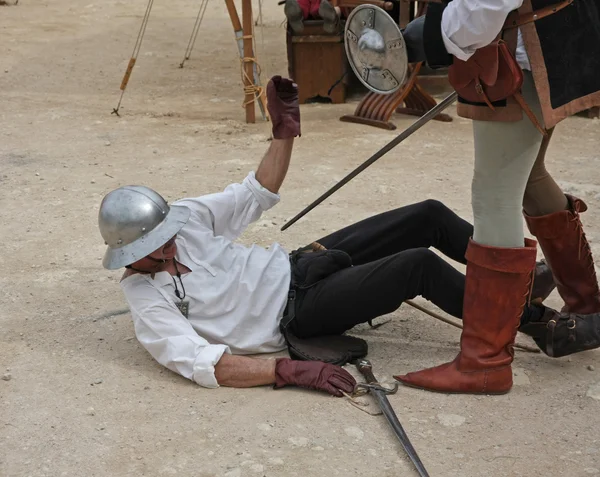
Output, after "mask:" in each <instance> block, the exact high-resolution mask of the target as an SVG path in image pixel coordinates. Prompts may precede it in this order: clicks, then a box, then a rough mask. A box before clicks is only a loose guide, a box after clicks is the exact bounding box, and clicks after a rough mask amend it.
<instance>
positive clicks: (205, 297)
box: [121, 172, 290, 388]
mask: <svg viewBox="0 0 600 477" xmlns="http://www.w3.org/2000/svg"><path fill="white" fill-rule="evenodd" d="M278 202H279V195H277V194H273V193H272V192H270V191H268V190H267V189H265V188H263V187H262V186H261V185H260V184H259V182H258V181H257V180H256V178H255V177H254V173H253V172H251V173H250V174H249V175H248V176H247V177H246V178H245V179H244V181H243V182H242V184H231V185H229V186H228V187H227V188H226V189H225V190H224V191H223V192H220V193H216V194H210V195H205V196H201V197H198V198H195V199H183V200H180V201H177V202H176V203H175V204H176V205H184V206H186V207H189V208H190V210H191V215H190V219H189V221H188V222H187V224H186V225H185V226H184V227H183V228H182V229H181V231H180V232H179V234H178V236H177V240H176V243H177V254H176V259H177V260H178V261H179V262H181V263H183V264H184V265H186V266H187V267H188V268H189V269H190V270H191V273H187V274H185V275H183V276H182V281H183V286H184V287H185V292H186V297H185V301H188V300H189V312H188V318H187V319H186V318H185V317H184V315H183V314H182V313H181V312H180V311H179V309H178V308H177V306H176V303H179V302H180V300H179V299H178V298H177V297H176V296H175V286H174V284H173V278H174V279H175V280H176V281H177V286H178V288H179V292H180V293H181V292H182V289H181V285H180V284H179V280H178V278H177V277H172V276H171V275H170V274H169V273H168V272H160V273H157V274H156V275H155V278H154V280H153V279H152V278H151V277H150V275H146V274H134V275H131V276H129V277H127V278H126V279H124V280H123V281H122V282H121V287H122V289H123V292H124V293H125V297H126V298H127V301H128V303H129V306H130V308H131V315H132V318H133V323H134V327H135V333H136V336H137V338H138V340H139V342H140V343H141V344H142V346H144V348H145V349H146V350H147V351H148V352H149V353H150V354H151V355H152V356H153V357H154V359H156V361H158V362H159V363H160V364H162V365H163V366H165V367H167V368H168V369H170V370H172V371H174V372H176V373H179V374H181V375H182V376H184V377H186V378H188V379H191V380H193V381H195V382H196V383H198V384H200V385H201V386H205V387H209V388H216V387H218V386H219V385H218V383H217V380H216V378H215V374H214V366H215V364H216V363H217V362H218V361H219V359H221V356H222V355H223V353H233V354H254V353H269V352H275V351H280V350H282V349H284V348H285V341H284V338H283V336H282V335H281V332H280V331H279V321H280V319H281V316H282V314H283V310H284V308H285V305H286V302H287V294H288V290H289V284H290V264H289V258H288V254H287V252H286V251H285V250H283V249H282V248H281V247H280V246H279V245H278V244H273V245H272V246H271V247H270V248H269V249H268V250H267V249H265V248H262V247H258V246H256V245H252V246H250V247H246V246H244V245H241V244H238V243H234V242H233V241H234V240H235V239H237V238H238V237H239V236H240V235H241V234H242V233H243V231H244V230H245V229H246V228H247V226H248V225H249V224H250V223H252V222H254V221H256V220H257V219H258V218H259V217H260V216H261V214H262V213H263V212H264V211H265V210H268V209H270V208H271V207H273V206H274V205H275V204H277V203H278Z"/></svg>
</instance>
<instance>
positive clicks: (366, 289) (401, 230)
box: [291, 201, 472, 337]
mask: <svg viewBox="0 0 600 477" xmlns="http://www.w3.org/2000/svg"><path fill="white" fill-rule="evenodd" d="M471 233H472V226H470V225H469V224H468V223H467V222H465V221H464V220H462V219H461V218H460V217H458V216H457V215H456V214H454V213H453V212H452V211H450V210H449V209H448V208H446V207H445V206H444V205H443V204H441V203H439V202H437V201H425V202H421V203H419V204H414V205H411V206H408V207H403V208H400V209H396V210H393V211H390V212H387V213H384V214H380V215H377V216H374V217H371V218H369V219H367V220H364V221H361V222H358V223H357V224H354V225H351V226H349V227H346V228H344V229H342V230H340V231H338V232H336V233H334V234H332V235H329V236H327V237H324V238H322V239H321V240H319V242H320V243H321V244H323V245H324V246H325V247H327V248H336V249H340V250H344V251H346V252H347V253H348V254H349V255H351V256H352V258H353V261H354V264H355V266H354V267H352V268H349V269H345V270H342V271H340V272H338V273H336V274H334V275H332V276H330V277H328V278H327V279H325V280H323V281H321V282H320V283H318V284H317V285H315V286H314V287H312V288H310V289H308V290H305V291H303V292H301V293H300V294H299V295H298V299H297V302H296V319H295V320H294V321H293V322H292V323H291V326H292V330H293V331H294V333H295V334H296V335H297V336H299V337H310V336H317V335H324V334H339V333H343V332H344V331H346V330H348V329H350V328H352V327H353V326H355V325H357V324H359V323H364V322H366V321H368V320H371V319H373V318H376V317H378V316H381V315H384V314H387V313H391V312H393V311H394V310H396V309H397V308H398V307H399V306H400V305H401V304H402V302H404V301H405V300H407V299H411V298H414V297H416V296H419V295H420V296H423V297H424V298H426V299H428V300H430V301H431V302H433V303H434V304H436V305H437V306H439V307H440V308H442V309H443V310H444V311H446V312H447V313H449V314H451V315H453V316H456V317H460V316H461V315H462V304H463V294H464V282H465V279H464V275H462V274H461V273H460V272H458V271H457V270H456V269H455V268H454V267H452V266H451V265H450V264H448V263H447V262H445V261H444V260H442V259H441V258H440V257H438V256H437V255H436V254H435V253H433V252H432V251H430V250H428V248H427V247H431V246H433V247H436V248H438V249H439V250H440V251H442V252H443V253H444V254H446V255H448V256H449V257H450V258H452V259H454V260H456V261H459V262H462V263H464V262H465V259H464V254H465V251H466V248H467V244H468V241H469V237H470V236H471Z"/></svg>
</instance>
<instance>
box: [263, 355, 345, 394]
mask: <svg viewBox="0 0 600 477" xmlns="http://www.w3.org/2000/svg"><path fill="white" fill-rule="evenodd" d="M286 385H292V386H299V387H302V388H308V389H316V390H317V391H325V392H327V393H329V394H332V395H333V396H337V397H341V396H343V394H342V391H344V392H346V393H351V392H352V391H354V387H355V386H356V380H355V379H354V378H353V377H352V375H351V374H350V373H348V371H346V370H345V369H343V368H341V367H340V366H335V365H333V364H327V363H323V362H322V361H294V360H291V359H289V358H278V359H277V360H276V364H275V389H278V388H282V387H284V386H286Z"/></svg>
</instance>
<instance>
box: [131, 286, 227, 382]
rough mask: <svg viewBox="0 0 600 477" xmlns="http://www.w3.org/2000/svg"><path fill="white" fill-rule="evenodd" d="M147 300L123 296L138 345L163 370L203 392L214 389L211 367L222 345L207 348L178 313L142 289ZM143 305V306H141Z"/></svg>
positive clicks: (148, 289) (153, 292)
mask: <svg viewBox="0 0 600 477" xmlns="http://www.w3.org/2000/svg"><path fill="white" fill-rule="evenodd" d="M143 288H144V291H145V292H147V293H148V297H147V298H146V297H145V296H144V297H142V296H140V295H138V296H136V297H135V298H133V297H131V296H127V294H126V296H127V300H128V302H129V304H130V308H131V314H132V318H133V324H134V328H135V334H136V337H137V339H138V341H139V342H140V344H141V345H142V346H143V347H144V348H145V349H146V350H147V351H148V353H150V355H152V357H153V358H154V359H155V360H156V361H157V362H158V363H160V364H161V365H163V366H164V367H166V368H168V369H170V370H171V371H173V372H175V373H177V374H180V375H181V376H183V377H185V378H187V379H191V380H192V381H195V382H196V383H198V384H199V385H200V386H204V387H206V388H218V387H219V383H218V382H217V379H216V378H215V365H216V364H217V363H218V362H219V360H220V359H221V356H223V353H231V351H230V349H229V347H228V346H226V345H214V344H210V343H209V342H208V341H206V340H205V339H204V338H202V337H201V336H199V335H198V333H196V331H195V330H194V329H193V328H192V325H191V324H190V322H189V321H188V320H187V319H186V318H185V317H184V316H183V315H182V314H181V312H180V311H179V309H178V308H177V307H176V306H175V305H173V304H172V303H169V302H168V301H167V300H165V299H164V298H163V297H162V295H160V293H159V292H158V291H157V290H156V289H155V288H154V287H152V286H150V285H145V286H143ZM144 302H147V304H146V306H144Z"/></svg>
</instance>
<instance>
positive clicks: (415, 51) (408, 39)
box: [402, 15, 426, 63]
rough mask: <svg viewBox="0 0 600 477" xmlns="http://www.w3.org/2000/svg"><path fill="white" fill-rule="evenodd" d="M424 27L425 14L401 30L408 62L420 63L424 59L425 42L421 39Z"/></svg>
mask: <svg viewBox="0 0 600 477" xmlns="http://www.w3.org/2000/svg"><path fill="white" fill-rule="evenodd" d="M424 27H425V15H422V16H420V17H419V18H415V19H414V20H413V21H412V22H410V23H409V24H408V25H406V28H405V29H404V30H403V31H402V36H403V37H404V42H405V43H406V54H407V55H408V62H409V63H420V62H421V61H425V60H426V58H425V42H424V41H423V29H424Z"/></svg>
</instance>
